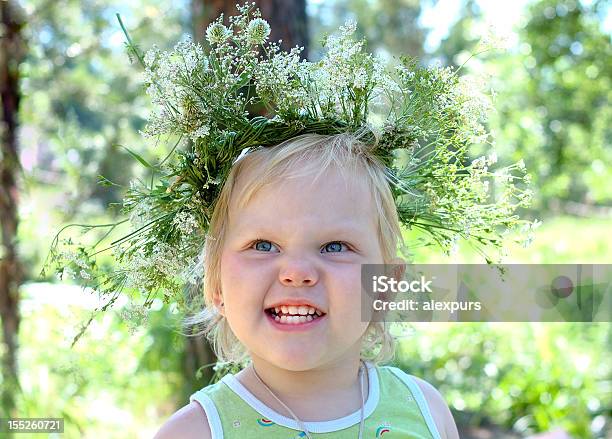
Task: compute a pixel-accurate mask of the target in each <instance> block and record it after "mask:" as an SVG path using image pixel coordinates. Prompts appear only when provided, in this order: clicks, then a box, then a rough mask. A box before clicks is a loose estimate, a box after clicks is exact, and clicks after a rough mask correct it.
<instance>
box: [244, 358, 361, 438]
mask: <svg viewBox="0 0 612 439" xmlns="http://www.w3.org/2000/svg"><path fill="white" fill-rule="evenodd" d="M251 368H252V369H253V373H254V374H255V377H256V378H257V380H258V381H259V382H260V383H261V385H262V386H264V387H265V388H266V390H267V391H268V392H270V395H272V396H273V397H274V398H275V399H276V400H277V401H278V402H279V404H280V405H282V406H283V407H284V408H285V409H286V410H287V411H288V412H289V413H291V416H293V419H295V421H296V422H297V423H298V425H299V427H300V428H301V429H302V431H303V432H304V433H305V434H306V436H307V437H308V439H312V436H311V435H310V432H309V431H308V430H307V429H306V425H304V422H302V421H301V420H300V418H298V417H297V416H296V415H295V413H293V411H292V410H291V409H290V408H289V407H287V405H286V404H285V403H284V402H283V401H281V400H280V398H279V397H278V396H276V395H275V394H274V392H273V391H272V390H271V389H270V388H269V387H268V386H267V385H266V383H264V382H263V380H262V379H261V378H260V377H259V374H258V373H257V371H256V370H255V365H254V364H251ZM364 369H365V367H364V365H363V362H362V361H360V365H359V378H358V379H359V393H360V394H361V409H360V414H361V420H360V422H359V436H358V437H359V439H361V436H362V434H363V424H364V421H365V419H364V413H363V411H364V405H365V401H364V399H365V398H364V396H363V374H364V373H363V371H364Z"/></svg>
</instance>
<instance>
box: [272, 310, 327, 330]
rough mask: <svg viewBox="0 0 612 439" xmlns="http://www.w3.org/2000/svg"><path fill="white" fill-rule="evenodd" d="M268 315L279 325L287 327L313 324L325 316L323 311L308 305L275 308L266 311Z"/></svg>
mask: <svg viewBox="0 0 612 439" xmlns="http://www.w3.org/2000/svg"><path fill="white" fill-rule="evenodd" d="M266 313H267V314H268V315H270V316H271V317H272V318H273V319H274V321H276V322H277V323H281V324H287V325H297V324H300V323H307V322H312V321H313V320H316V319H318V318H321V317H322V316H324V315H325V313H324V312H323V311H321V310H318V309H316V308H314V307H312V306H308V305H299V306H293V305H291V306H285V305H281V306H275V307H273V308H268V309H266Z"/></svg>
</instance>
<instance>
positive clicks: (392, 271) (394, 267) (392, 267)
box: [379, 258, 406, 302]
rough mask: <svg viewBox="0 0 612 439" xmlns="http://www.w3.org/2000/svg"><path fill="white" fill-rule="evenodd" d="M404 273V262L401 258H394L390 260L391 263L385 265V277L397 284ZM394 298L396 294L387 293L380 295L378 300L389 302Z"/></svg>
mask: <svg viewBox="0 0 612 439" xmlns="http://www.w3.org/2000/svg"><path fill="white" fill-rule="evenodd" d="M405 273H406V261H404V260H403V259H402V258H394V259H392V260H391V262H389V263H388V264H385V275H386V276H387V277H390V278H392V279H394V280H396V281H398V282H399V281H400V280H402V279H403V277H404V274H405ZM395 296H397V293H394V292H392V291H387V292H385V293H380V296H379V298H380V299H382V300H385V301H389V302H390V301H393V300H395Z"/></svg>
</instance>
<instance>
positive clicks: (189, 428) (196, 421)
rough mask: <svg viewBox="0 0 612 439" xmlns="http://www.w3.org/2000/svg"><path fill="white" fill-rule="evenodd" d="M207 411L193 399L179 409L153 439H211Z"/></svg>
mask: <svg viewBox="0 0 612 439" xmlns="http://www.w3.org/2000/svg"><path fill="white" fill-rule="evenodd" d="M211 437H212V434H211V431H210V427H209V425H208V418H207V416H206V412H204V410H203V409H202V406H200V404H199V403H197V402H196V401H192V402H190V403H189V404H187V405H186V406H185V407H183V408H181V409H179V410H178V411H177V412H175V413H174V414H173V415H172V416H170V418H169V419H168V420H167V421H166V423H165V424H164V425H162V427H161V428H160V429H159V431H158V432H157V434H156V435H155V436H154V437H153V439H211Z"/></svg>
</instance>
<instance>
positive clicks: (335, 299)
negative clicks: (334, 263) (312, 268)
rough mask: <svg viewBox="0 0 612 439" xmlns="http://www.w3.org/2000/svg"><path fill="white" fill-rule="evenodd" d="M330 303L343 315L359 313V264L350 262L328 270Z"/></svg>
mask: <svg viewBox="0 0 612 439" xmlns="http://www.w3.org/2000/svg"><path fill="white" fill-rule="evenodd" d="M328 285H329V290H330V294H329V300H330V305H331V306H333V307H334V308H336V309H340V310H342V311H343V313H344V314H345V315H347V314H351V315H352V314H354V313H360V305H359V304H360V300H361V265H360V264H354V265H353V264H351V265H347V266H346V267H340V268H339V269H337V270H333V271H332V272H330V274H329V277H328Z"/></svg>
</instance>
